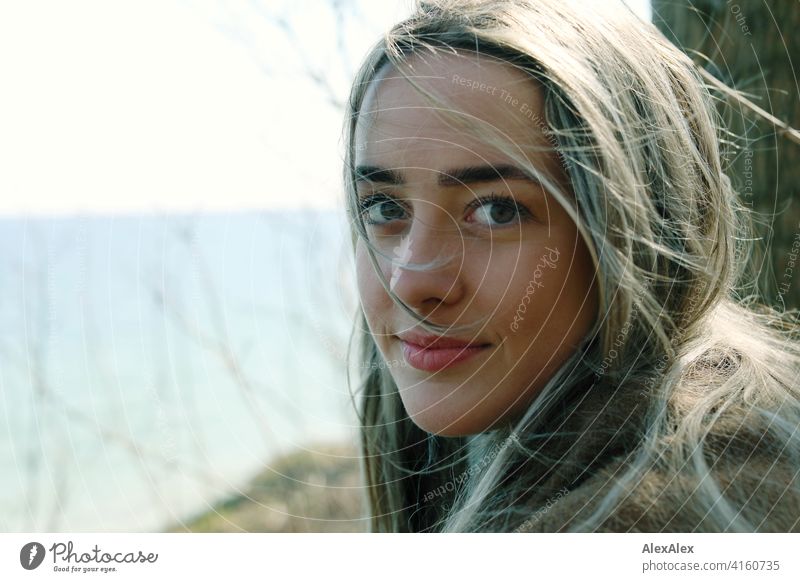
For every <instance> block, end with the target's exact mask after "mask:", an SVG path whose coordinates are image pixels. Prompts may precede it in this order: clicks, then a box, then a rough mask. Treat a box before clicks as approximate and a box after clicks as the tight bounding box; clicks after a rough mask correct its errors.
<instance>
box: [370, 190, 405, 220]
mask: <svg viewBox="0 0 800 582" xmlns="http://www.w3.org/2000/svg"><path fill="white" fill-rule="evenodd" d="M359 207H360V208H361V215H362V216H363V217H364V222H366V223H367V224H371V225H382V224H387V223H389V222H391V221H392V220H402V219H403V218H405V212H406V211H405V208H404V207H403V205H402V204H400V202H398V201H397V200H395V199H394V198H392V197H391V196H388V195H386V194H374V195H372V196H367V197H366V198H363V199H362V200H361V201H360V202H359Z"/></svg>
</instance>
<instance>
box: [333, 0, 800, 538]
mask: <svg viewBox="0 0 800 582" xmlns="http://www.w3.org/2000/svg"><path fill="white" fill-rule="evenodd" d="M713 105H714V104H713V102H712V99H711V97H710V95H709V93H708V91H707V90H706V88H705V87H704V86H703V84H702V83H701V80H700V76H699V73H698V71H696V70H695V68H694V67H693V65H692V63H691V61H690V60H689V59H688V58H687V57H685V56H684V55H683V54H682V53H681V52H679V51H678V50H677V49H675V48H674V47H673V46H671V45H670V44H669V43H668V42H667V41H666V40H665V39H664V38H663V37H662V36H661V35H660V34H659V33H658V32H657V31H656V29H655V28H654V27H652V26H650V25H648V24H645V23H643V22H641V21H639V20H638V19H636V18H635V17H634V16H632V15H630V14H628V13H625V12H611V13H600V12H597V11H593V10H592V9H591V7H590V3H586V2H582V3H570V2H569V1H567V0H535V1H534V0H528V1H525V0H489V1H479V0H459V1H453V0H438V1H427V0H426V1H421V2H419V3H418V5H417V7H416V9H415V12H414V14H413V15H412V16H411V17H410V18H408V19H407V20H405V21H403V22H401V23H399V24H398V25H396V26H395V27H394V28H393V29H392V30H391V31H390V32H389V33H388V34H386V35H385V37H384V38H383V39H382V40H381V41H380V42H379V43H378V44H377V45H376V46H375V48H374V49H373V50H372V51H371V52H370V53H369V55H368V57H367V58H366V61H365V62H364V63H363V65H362V67H361V68H360V70H359V72H358V74H357V77H356V79H355V82H354V84H353V89H352V94H351V99H350V110H349V114H348V117H347V127H346V166H345V180H346V188H347V195H348V212H349V214H350V217H351V220H352V224H353V245H354V252H355V257H356V269H357V278H358V288H359V292H360V299H361V307H362V310H361V317H360V321H359V322H358V325H357V330H356V331H357V332H358V333H359V334H360V335H361V337H362V340H361V344H362V345H361V357H362V358H363V359H364V362H363V364H364V365H363V366H362V369H366V370H368V371H367V372H366V374H365V376H364V377H363V378H361V383H360V388H359V398H360V409H359V412H360V416H361V423H362V427H361V430H362V447H363V455H364V469H365V477H366V480H367V486H368V491H369V510H370V515H371V523H372V530H373V531H420V532H421V531H520V532H522V531H623V532H624V531H680V532H698V531H800V482H799V481H798V470H800V430H799V429H798V426H800V399H799V397H800V387H799V385H800V375H799V374H798V373H799V372H800V349H799V348H798V344H797V343H796V339H795V338H794V334H795V333H796V331H795V330H796V328H795V327H794V324H793V323H791V321H790V320H789V319H788V317H785V316H780V315H779V314H777V313H775V312H773V311H771V310H768V309H766V308H760V307H757V306H755V305H754V304H752V302H749V303H748V304H745V303H744V302H743V301H742V300H741V299H739V297H740V296H741V294H742V291H743V290H744V288H743V287H741V286H739V285H740V283H741V282H743V281H745V282H746V279H745V278H744V277H745V274H744V273H743V272H742V267H741V266H742V265H744V264H745V263H746V259H747V253H748V249H747V248H746V247H744V246H743V245H744V240H745V239H746V238H747V224H748V223H747V216H746V214H745V211H744V209H743V208H742V207H741V206H740V205H739V203H738V201H737V197H736V193H735V192H734V190H733V189H732V186H731V181H730V180H729V179H728V178H727V177H726V176H725V174H724V168H723V161H722V159H723V156H722V154H721V152H720V149H719V148H720V145H719V144H720V142H719V138H718V134H719V130H718V126H717V123H716V119H715V116H714V113H713V112H714V106H713Z"/></svg>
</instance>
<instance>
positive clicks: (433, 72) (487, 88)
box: [355, 51, 548, 163]
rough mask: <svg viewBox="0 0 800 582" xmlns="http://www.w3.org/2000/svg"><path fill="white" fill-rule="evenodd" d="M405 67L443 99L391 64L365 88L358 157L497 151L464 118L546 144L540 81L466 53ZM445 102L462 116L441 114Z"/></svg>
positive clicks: (514, 138)
mask: <svg viewBox="0 0 800 582" xmlns="http://www.w3.org/2000/svg"><path fill="white" fill-rule="evenodd" d="M403 73H405V74H406V75H408V76H410V77H411V78H412V79H413V81H414V82H415V83H417V84H418V85H419V86H420V88H421V89H422V90H423V91H425V92H429V93H430V94H432V96H433V97H434V98H436V99H437V100H439V99H441V100H442V101H443V102H444V104H442V105H437V104H435V103H432V102H431V101H430V100H429V99H428V98H427V97H426V96H425V95H424V94H422V93H420V91H419V90H418V89H417V88H415V87H414V86H413V85H412V83H411V82H409V81H408V80H407V79H406V78H405V77H404V76H403V74H402V73H401V72H400V71H398V70H397V69H396V68H395V67H394V66H393V65H385V66H384V67H383V68H382V69H381V70H380V71H379V72H378V73H377V74H376V76H375V77H374V79H373V80H372V82H371V83H370V85H369V87H368V88H367V90H366V92H365V96H364V101H363V105H362V108H361V111H360V112H359V116H358V120H357V124H356V135H355V140H356V144H355V151H356V160H357V163H365V161H368V162H370V163H379V162H380V161H381V160H380V158H391V159H396V158H397V157H398V156H399V155H404V156H411V157H413V154H416V155H417V156H418V157H420V158H423V159H424V158H425V156H429V155H430V154H431V153H432V152H433V153H437V152H442V151H444V150H446V151H448V152H450V153H451V154H452V153H453V152H459V151H461V152H463V153H465V154H468V153H471V154H472V157H475V156H477V157H484V156H490V157H491V156H492V155H493V152H494V148H493V147H492V146H490V145H489V144H488V143H487V142H485V141H484V140H482V139H481V138H480V137H479V136H476V135H474V134H472V133H471V132H467V131H465V130H464V128H463V127H461V125H463V124H466V125H469V126H470V127H471V128H476V129H479V128H484V129H486V130H487V131H488V130H490V129H493V130H496V131H498V132H501V133H502V134H503V135H504V136H506V137H507V138H508V140H510V141H511V142H512V144H513V145H515V146H519V147H520V148H522V149H528V148H530V147H531V146H538V147H539V148H541V146H547V145H548V142H547V140H546V138H545V137H546V135H545V129H546V127H545V125H544V122H543V118H544V114H543V93H542V91H541V89H540V87H539V86H538V84H537V83H536V81H534V80H533V79H532V78H531V77H530V76H529V75H527V74H526V73H525V72H523V71H520V70H518V69H517V68H515V67H513V66H511V65H508V64H505V63H503V62H502V61H500V60H498V59H495V58H492V57H488V56H484V55H478V54H476V53H472V52H469V51H461V52H459V53H457V54H450V53H448V54H436V55H425V56H420V55H412V56H411V57H410V58H409V59H408V60H407V62H406V63H405V65H404V70H403ZM440 107H444V108H446V109H449V110H451V111H452V112H453V113H455V115H456V119H455V120H453V119H448V118H447V117H445V116H443V112H442V111H441V109H439V108H440ZM454 121H456V123H455V124H454ZM458 122H461V123H458ZM366 158H369V160H366ZM387 161H388V160H387Z"/></svg>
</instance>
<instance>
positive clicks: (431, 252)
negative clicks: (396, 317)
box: [387, 220, 464, 316]
mask: <svg viewBox="0 0 800 582" xmlns="http://www.w3.org/2000/svg"><path fill="white" fill-rule="evenodd" d="M392 256H393V260H392V262H391V264H390V265H389V273H388V276H387V279H388V281H389V288H390V289H391V290H392V291H394V293H395V294H396V295H397V296H398V297H399V298H400V299H401V300H402V301H403V302H404V303H406V305H408V306H409V307H411V308H412V309H414V310H416V311H417V312H418V313H420V315H423V316H427V315H430V314H431V312H432V311H433V310H434V309H436V308H437V307H439V306H446V305H454V304H457V303H458V302H459V301H461V299H462V298H463V296H464V281H463V279H464V277H463V271H464V265H463V257H464V247H463V240H462V239H461V237H459V236H458V234H453V233H443V232H442V230H441V229H437V228H436V227H435V226H431V225H429V224H425V223H423V222H422V221H419V220H414V221H413V224H412V226H411V229H410V230H409V231H408V233H407V234H406V235H405V236H403V237H402V238H401V239H400V242H399V244H398V245H397V246H396V247H394V249H393V252H392Z"/></svg>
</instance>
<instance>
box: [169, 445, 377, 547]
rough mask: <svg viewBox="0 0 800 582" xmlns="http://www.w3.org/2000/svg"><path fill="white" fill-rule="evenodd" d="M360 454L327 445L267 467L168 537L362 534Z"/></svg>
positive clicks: (294, 453) (354, 450) (363, 522)
mask: <svg viewBox="0 0 800 582" xmlns="http://www.w3.org/2000/svg"><path fill="white" fill-rule="evenodd" d="M363 500H364V490H363V487H362V480H361V474H360V467H359V462H358V453H357V451H356V449H355V448H354V447H353V448H348V447H346V446H335V445H325V446H317V447H313V450H307V451H297V452H293V453H290V454H287V455H285V456H283V457H280V458H278V459H276V460H274V461H272V462H270V463H269V467H267V468H266V469H265V470H264V471H262V472H261V473H260V474H258V475H257V476H256V477H255V478H254V479H253V480H252V481H251V482H250V483H249V485H248V486H247V488H246V489H245V490H244V491H242V492H240V493H238V494H236V495H233V496H231V497H230V498H228V499H225V500H223V501H221V502H219V503H217V504H216V505H215V506H214V508H213V509H211V510H209V511H207V512H206V513H203V514H201V515H198V516H196V517H194V518H192V519H189V520H187V521H186V522H184V523H182V524H175V525H172V526H171V527H169V528H168V529H167V531H168V532H187V531H188V532H272V533H292V532H364V531H366V530H367V521H366V519H364V517H363V516H364V515H365V513H364V504H363Z"/></svg>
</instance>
